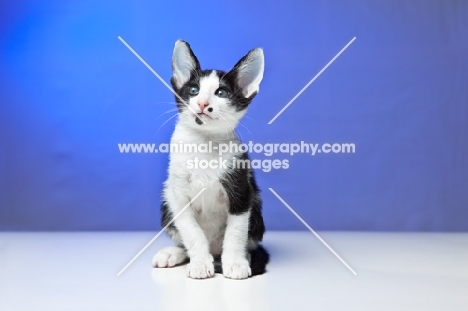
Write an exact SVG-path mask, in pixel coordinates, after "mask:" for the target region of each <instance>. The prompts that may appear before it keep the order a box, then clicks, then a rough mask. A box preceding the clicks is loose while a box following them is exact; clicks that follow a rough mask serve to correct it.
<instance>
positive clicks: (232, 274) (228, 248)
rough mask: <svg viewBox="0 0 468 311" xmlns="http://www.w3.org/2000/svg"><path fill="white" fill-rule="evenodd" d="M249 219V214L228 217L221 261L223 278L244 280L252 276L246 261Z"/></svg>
mask: <svg viewBox="0 0 468 311" xmlns="http://www.w3.org/2000/svg"><path fill="white" fill-rule="evenodd" d="M249 217H250V212H247V213H244V214H241V215H231V214H229V215H228V218H227V227H226V233H225V237H224V243H223V255H222V259H221V262H222V266H223V274H224V276H225V277H228V278H231V279H245V278H248V277H249V276H250V275H251V274H252V272H251V270H250V265H249V260H248V259H247V241H248V230H249Z"/></svg>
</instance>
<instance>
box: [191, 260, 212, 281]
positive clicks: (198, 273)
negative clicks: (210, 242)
mask: <svg viewBox="0 0 468 311" xmlns="http://www.w3.org/2000/svg"><path fill="white" fill-rule="evenodd" d="M213 275H214V265H213V257H210V258H207V259H205V260H199V259H196V260H190V263H189V264H188V265H187V276H188V277H189V278H192V279H206V278H210V277H212V276H213Z"/></svg>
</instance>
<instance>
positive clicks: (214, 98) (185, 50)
mask: <svg viewBox="0 0 468 311" xmlns="http://www.w3.org/2000/svg"><path fill="white" fill-rule="evenodd" d="M263 68H264V59H263V50H262V49H259V48H257V49H253V50H251V51H250V52H249V53H247V55H245V56H244V57H242V58H241V60H240V61H239V62H238V63H237V64H236V65H235V66H234V67H233V68H232V69H231V70H230V71H229V72H224V71H220V70H202V69H201V68H200V63H199V62H198V60H197V57H196V56H195V54H193V52H192V50H191V49H190V45H189V44H188V43H187V42H185V41H182V40H179V41H177V42H176V43H175V47H174V52H173V54H172V72H173V74H172V79H171V83H172V87H173V88H174V91H175V92H176V93H177V94H178V96H176V101H177V107H178V109H179V122H181V123H182V124H184V125H186V126H188V127H191V128H194V129H196V130H199V131H202V132H205V133H207V134H216V133H224V132H231V131H233V130H234V129H235V127H236V126H237V124H238V122H239V120H240V119H241V118H242V117H243V116H244V114H245V112H246V110H247V107H248V105H249V104H250V102H251V101H252V99H253V98H254V97H255V95H256V94H257V93H258V90H259V85H260V82H261V81H262V78H263ZM179 97H180V98H179Z"/></svg>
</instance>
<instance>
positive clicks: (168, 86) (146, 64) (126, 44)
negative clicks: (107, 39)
mask: <svg viewBox="0 0 468 311" xmlns="http://www.w3.org/2000/svg"><path fill="white" fill-rule="evenodd" d="M118 38H119V40H120V41H122V43H123V44H124V45H125V46H126V47H127V48H128V49H129V50H130V51H131V52H132V53H133V54H134V55H135V56H136V57H137V58H138V59H139V60H140V61H141V62H142V63H143V64H144V65H145V66H146V67H147V68H148V69H149V70H150V71H151V72H152V73H153V74H154V75H155V76H156V77H157V78H158V79H159V81H161V82H162V83H163V84H164V85H165V86H166V87H167V88H168V89H169V91H171V92H172V93H173V94H174V95H175V96H177V98H178V99H180V101H181V102H182V103H183V104H184V105H185V106H186V107H187V108H188V109H189V110H190V111H191V112H192V113H193V114H194V115H195V116H196V117H197V118H198V119H199V120H200V121H202V122H203V123H204V124H206V122H205V121H204V120H202V119H201V118H200V117H199V116H198V114H197V113H196V112H195V111H194V110H193V109H192V108H191V107H190V106H189V105H188V104H187V103H186V102H185V100H183V99H182V97H180V96H179V94H177V93H176V92H175V91H174V90H173V89H172V87H171V86H170V85H169V84H167V83H166V81H164V79H163V78H161V76H160V75H159V74H158V73H157V72H156V71H154V70H153V68H151V66H150V65H148V63H147V62H145V60H144V59H143V58H141V56H140V55H138V53H137V52H135V50H134V49H132V47H131V46H130V45H128V43H127V42H125V40H124V39H122V37H120V36H118Z"/></svg>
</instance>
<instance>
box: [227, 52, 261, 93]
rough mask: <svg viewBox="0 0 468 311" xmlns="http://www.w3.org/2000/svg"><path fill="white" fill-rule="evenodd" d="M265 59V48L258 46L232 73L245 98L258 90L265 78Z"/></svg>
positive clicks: (243, 58)
mask: <svg viewBox="0 0 468 311" xmlns="http://www.w3.org/2000/svg"><path fill="white" fill-rule="evenodd" d="M264 67H265V60H264V57H263V50H262V49H260V48H256V49H253V50H251V51H250V52H249V53H247V55H245V56H244V57H242V59H241V60H240V61H239V62H238V63H237V64H236V65H235V66H234V68H233V69H232V70H231V71H230V73H232V74H234V76H235V80H236V83H237V86H238V87H239V88H240V89H241V90H242V94H243V95H244V97H245V98H248V97H251V96H252V95H254V94H255V93H257V92H258V90H259V88H260V82H262V79H263V69H264Z"/></svg>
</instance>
